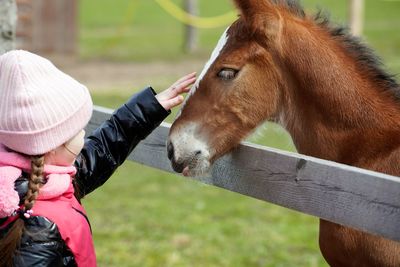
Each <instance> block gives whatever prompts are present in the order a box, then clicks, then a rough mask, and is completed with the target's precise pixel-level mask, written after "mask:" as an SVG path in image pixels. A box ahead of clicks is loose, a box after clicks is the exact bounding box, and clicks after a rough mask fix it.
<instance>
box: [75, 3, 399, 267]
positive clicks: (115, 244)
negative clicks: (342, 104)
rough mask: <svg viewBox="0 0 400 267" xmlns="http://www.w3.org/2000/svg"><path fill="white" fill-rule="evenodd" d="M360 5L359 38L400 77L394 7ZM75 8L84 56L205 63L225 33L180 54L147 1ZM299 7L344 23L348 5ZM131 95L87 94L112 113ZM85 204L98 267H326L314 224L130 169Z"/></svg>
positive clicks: (175, 27)
mask: <svg viewBox="0 0 400 267" xmlns="http://www.w3.org/2000/svg"><path fill="white" fill-rule="evenodd" d="M175 2H176V3H178V1H175ZM199 2H200V4H201V7H200V12H201V15H202V16H215V15H218V14H222V13H225V12H227V11H229V10H231V9H232V8H233V7H232V4H231V3H230V1H228V0H218V1H215V0H200V1H199ZM366 2H367V12H366V25H365V40H366V42H368V43H369V44H370V45H371V46H372V47H373V48H374V49H376V51H377V53H378V54H379V55H380V56H381V57H382V58H383V59H384V61H385V62H386V66H387V67H388V69H389V70H390V71H391V72H392V73H400V30H399V29H400V16H399V15H398V14H400V2H393V1H390V2H389V1H381V0H367V1H366ZM80 3H81V6H80V25H81V32H80V54H81V57H82V58H83V59H98V58H102V59H104V60H110V61H111V60H112V61H132V62H145V61H170V62H171V64H172V65H173V64H174V62H179V61H183V60H187V59H191V58H200V59H204V61H206V58H207V57H208V55H209V53H210V52H211V50H212V48H213V47H214V45H215V43H216V41H217V40H218V38H219V35H220V34H221V32H222V31H223V29H224V28H223V27H221V28H216V29H208V30H201V31H200V48H199V51H197V52H196V53H194V54H192V55H187V54H184V53H182V51H181V46H182V39H183V37H182V32H183V26H182V25H181V24H180V23H179V22H177V21H176V20H175V19H173V18H172V17H170V16H169V15H168V14H167V13H165V12H163V11H162V10H161V9H160V7H159V6H158V5H157V4H156V3H155V2H154V1H152V0H150V1H149V0H115V1H108V0H82V1H80ZM303 3H304V6H305V7H306V10H307V11H311V12H313V11H315V10H316V7H317V6H318V5H319V6H320V7H323V8H324V9H326V10H328V11H329V12H330V13H331V17H332V20H333V21H336V22H338V23H342V24H343V23H345V17H346V6H347V1H331V0H320V1H317V0H308V1H303ZM317 3H318V5H317ZM158 78H160V79H164V78H165V77H153V79H158ZM164 80H165V79H164ZM166 81H168V83H169V82H172V81H173V80H168V79H166ZM168 83H167V82H166V83H165V85H164V86H167V85H169V84H168ZM131 93H132V92H131V91H129V92H126V93H125V92H121V93H118V94H116V93H115V92H113V91H112V90H110V92H102V93H96V92H95V91H94V93H93V97H94V101H95V103H96V104H98V105H102V106H107V107H117V106H118V105H120V104H121V103H123V102H124V100H125V99H127V97H129V95H130V94H131ZM172 119H173V116H170V117H169V118H168V120H169V121H171V120H172ZM250 140H251V141H253V142H257V143H260V144H263V145H268V146H273V147H277V148H282V149H287V150H293V146H292V144H291V141H290V139H289V138H288V136H287V134H286V133H285V132H284V131H283V130H282V129H280V128H278V127H275V126H273V125H270V124H268V125H267V126H266V127H264V128H262V129H261V130H260V131H259V133H258V134H256V135H254V136H252V137H251V138H250ZM84 205H85V207H86V209H87V211H88V213H89V216H90V218H91V222H92V227H93V235H94V239H95V245H96V250H97V256H98V261H99V266H145V267H147V266H207V267H208V266H215V267H216V266H218V267H219V266H238V267H239V266H240V267H247V266H250V267H251V266H274V267H275V266H310V267H311V266H327V265H326V263H324V260H323V259H322V257H321V255H320V252H319V249H318V219H317V218H313V217H311V216H306V215H304V214H300V213H297V212H294V211H290V210H287V209H285V208H281V207H278V206H275V205H272V204H268V203H264V202H261V201H258V200H254V199H250V198H247V197H244V196H241V195H238V194H234V193H231V192H228V191H225V190H222V189H218V188H214V187H211V186H206V185H203V184H200V183H198V182H196V181H193V180H191V179H186V178H182V177H180V176H177V175H173V174H167V173H165V172H161V171H158V170H154V169H151V168H148V167H145V166H141V165H138V164H136V163H132V162H127V163H126V164H124V166H122V167H121V168H120V169H119V170H118V171H117V173H116V174H115V175H114V176H113V177H112V178H111V179H110V181H109V182H108V183H107V184H106V185H104V186H103V187H101V188H100V189H98V190H97V191H96V192H94V193H93V194H91V195H90V196H88V197H87V198H86V199H85V200H84Z"/></svg>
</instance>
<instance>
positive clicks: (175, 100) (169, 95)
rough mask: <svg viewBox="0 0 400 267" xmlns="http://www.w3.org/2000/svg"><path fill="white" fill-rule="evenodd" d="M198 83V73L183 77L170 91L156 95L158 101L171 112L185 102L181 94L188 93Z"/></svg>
mask: <svg viewBox="0 0 400 267" xmlns="http://www.w3.org/2000/svg"><path fill="white" fill-rule="evenodd" d="M195 81H196V73H195V72H193V73H190V74H187V75H186V76H183V77H182V78H180V79H179V80H177V81H176V82H175V83H174V84H172V85H171V86H170V87H169V88H168V89H166V90H164V91H162V92H161V93H159V94H157V95H156V99H157V100H158V102H159V103H160V105H161V106H163V108H164V109H165V110H170V109H171V108H173V107H176V106H178V105H179V104H181V103H182V102H183V96H182V95H181V94H183V93H187V92H189V90H190V86H191V85H192V84H193V83H194V82H195Z"/></svg>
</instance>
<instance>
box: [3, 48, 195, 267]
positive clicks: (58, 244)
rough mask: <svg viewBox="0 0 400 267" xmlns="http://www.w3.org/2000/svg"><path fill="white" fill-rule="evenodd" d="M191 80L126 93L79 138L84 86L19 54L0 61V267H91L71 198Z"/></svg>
mask: <svg viewBox="0 0 400 267" xmlns="http://www.w3.org/2000/svg"><path fill="white" fill-rule="evenodd" d="M194 80H195V74H194V73H193V74H189V75H186V76H184V77H183V78H181V79H180V80H178V81H177V82H175V83H174V84H173V85H172V86H171V87H169V88H168V89H166V90H165V91H163V92H162V93H160V94H158V95H156V94H155V92H154V91H153V89H152V88H151V87H149V88H146V89H144V90H143V91H141V92H140V93H138V94H136V95H134V96H133V97H132V98H131V99H130V100H129V101H128V102H126V103H125V104H124V105H122V106H121V107H120V108H118V109H117V110H116V111H115V112H114V113H113V115H112V116H111V118H110V119H109V120H107V121H105V122H104V123H103V124H102V125H101V126H100V127H99V128H98V129H97V130H95V131H94V132H93V133H92V134H91V135H89V137H87V138H86V139H85V140H84V131H83V128H84V127H85V126H86V124H87V123H88V121H89V119H90V117H91V114H92V100H91V97H90V95H89V92H88V90H87V88H86V87H85V86H83V85H82V84H80V83H78V82H77V81H75V80H74V79H73V78H71V77H70V76H68V75H66V74H64V73H63V72H61V71H60V70H58V69H57V68H56V67H55V66H54V65H53V64H51V63H50V62H49V61H48V60H46V59H44V58H42V57H40V56H37V55H35V54H32V53H29V52H26V51H21V50H19V51H11V52H8V53H6V54H4V55H2V56H0V114H1V115H0V266H84V267H90V266H96V258H95V252H94V246H93V241H92V237H91V229H90V224H89V220H88V218H87V217H86V212H85V210H84V209H83V207H82V206H81V204H80V202H79V200H80V199H81V198H83V197H84V196H85V195H87V194H89V193H90V192H92V191H93V190H95V189H96V188H98V187H99V186H101V185H102V184H103V183H105V182H106V181H107V179H108V178H109V177H110V176H111V175H112V174H113V172H114V171H115V170H116V168H117V167H118V166H119V165H121V164H122V163H123V162H124V160H125V159H126V157H127V156H128V155H129V154H130V152H131V151H132V149H133V148H134V147H135V146H136V145H137V144H138V142H139V141H140V140H142V139H144V138H145V137H146V136H147V135H148V134H149V133H151V132H152V131H153V129H154V128H156V127H157V126H158V125H159V124H160V123H161V121H162V120H163V119H164V118H165V117H166V116H167V115H168V114H169V113H170V111H169V110H170V109H171V108H172V107H174V106H176V105H179V104H180V103H181V102H182V101H183V97H182V96H181V93H184V92H187V91H188V87H189V86H190V85H191V84H192V83H193V82H194Z"/></svg>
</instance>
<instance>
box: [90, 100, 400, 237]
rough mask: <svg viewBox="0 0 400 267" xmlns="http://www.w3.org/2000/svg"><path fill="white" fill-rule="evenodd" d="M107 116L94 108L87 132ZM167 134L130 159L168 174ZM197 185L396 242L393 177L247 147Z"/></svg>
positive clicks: (399, 191)
mask: <svg viewBox="0 0 400 267" xmlns="http://www.w3.org/2000/svg"><path fill="white" fill-rule="evenodd" d="M111 113H112V110H110V109H106V108H102V107H95V110H94V113H93V117H92V119H91V120H90V122H89V125H88V129H87V131H88V132H90V131H92V130H94V129H95V128H97V127H98V126H99V125H100V124H101V123H102V122H103V121H104V120H106V119H107V118H109V117H110V115H111ZM168 131H169V124H167V123H163V124H162V125H161V126H160V127H158V128H157V129H156V130H155V131H154V132H153V133H152V134H151V135H150V136H148V137H147V138H146V139H145V140H143V141H142V142H141V143H140V144H139V145H138V146H137V147H136V148H135V150H134V151H133V153H132V154H131V155H130V156H129V159H130V160H133V161H136V162H139V163H142V164H145V165H148V166H151V167H154V168H157V169H160V170H164V171H168V172H173V170H172V169H171V167H170V163H169V160H168V158H167V154H166V148H165V143H166V142H165V140H166V138H167V135H168ZM196 179H197V178H196ZM197 180H199V181H200V182H203V183H206V184H209V185H214V186H218V187H221V188H225V189H227V190H230V191H233V192H237V193H240V194H243V195H246V196H249V197H253V198H257V199H261V200H264V201H267V202H271V203H275V204H278V205H281V206H284V207H287V208H290V209H294V210H297V211H300V212H303V213H306V214H310V215H314V216H317V217H320V218H324V219H326V220H329V221H332V222H336V223H340V224H343V225H347V226H350V227H353V228H357V229H361V230H363V231H366V232H370V233H373V234H377V235H381V236H383V237H386V238H389V239H392V240H396V241H400V179H399V178H398V177H393V176H389V175H385V174H381V173H377V172H372V171H367V170H363V169H359V168H355V167H351V166H346V165H343V164H337V163H334V162H330V161H326V160H321V159H317V158H312V157H308V156H304V155H299V154H295V153H289V152H284V151H280V150H276V149H271V148H266V147H261V146H257V145H254V144H248V143H247V144H242V145H240V147H239V148H238V149H236V150H235V151H234V152H233V153H231V154H229V155H227V156H225V157H223V158H221V159H220V160H218V161H217V162H216V164H215V165H214V167H213V169H212V172H211V175H210V176H208V177H202V178H198V179H197Z"/></svg>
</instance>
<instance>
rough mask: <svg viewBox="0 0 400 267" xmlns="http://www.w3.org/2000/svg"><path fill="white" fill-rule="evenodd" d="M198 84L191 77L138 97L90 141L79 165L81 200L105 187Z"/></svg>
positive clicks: (117, 111) (139, 94)
mask: <svg viewBox="0 0 400 267" xmlns="http://www.w3.org/2000/svg"><path fill="white" fill-rule="evenodd" d="M194 80H195V75H194V74H190V75H187V76H185V77H183V78H182V79H180V80H178V81H177V82H176V83H174V84H173V85H172V86H171V87H169V88H168V89H166V90H165V91H163V92H161V93H160V94H159V95H157V96H156V95H155V92H154V91H153V89H152V88H151V87H149V88H146V89H145V90H143V91H141V92H140V93H138V94H136V95H134V96H133V97H132V98H131V99H130V100H129V101H128V102H126V103H125V104H124V105H122V106H121V107H120V108H118V109H117V110H116V111H115V112H114V113H113V115H112V116H111V118H110V119H108V120H107V121H105V122H104V123H103V124H102V125H101V126H100V127H99V128H97V129H96V130H95V131H94V132H93V133H92V134H91V135H90V136H89V137H88V138H87V139H86V140H85V146H84V148H83V150H82V152H81V153H80V154H79V155H78V157H77V160H76V161H75V166H76V167H77V170H78V171H77V174H76V176H75V183H76V186H77V191H78V192H79V195H78V196H79V198H82V197H84V196H85V195H86V194H88V193H90V192H92V191H93V190H95V189H96V188H97V187H99V186H101V185H102V184H104V183H105V182H106V181H107V180H108V178H109V177H110V176H111V175H112V174H113V173H114V171H115V170H116V169H117V167H118V166H120V165H121V164H122V163H123V162H124V161H125V159H126V158H127V157H128V155H129V154H130V153H131V152H132V150H133V149H134V148H135V146H136V145H137V144H138V143H139V142H140V141H141V140H143V139H144V138H146V137H147V135H149V134H150V133H151V132H152V131H153V130H154V129H155V128H156V127H157V126H159V125H160V123H161V122H162V121H163V120H164V119H165V117H167V116H168V115H169V114H170V111H169V109H170V108H172V107H174V106H176V105H179V104H180V103H181V102H182V101H183V97H182V96H181V93H183V92H187V91H188V87H189V85H191V84H192V83H193V82H194Z"/></svg>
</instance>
